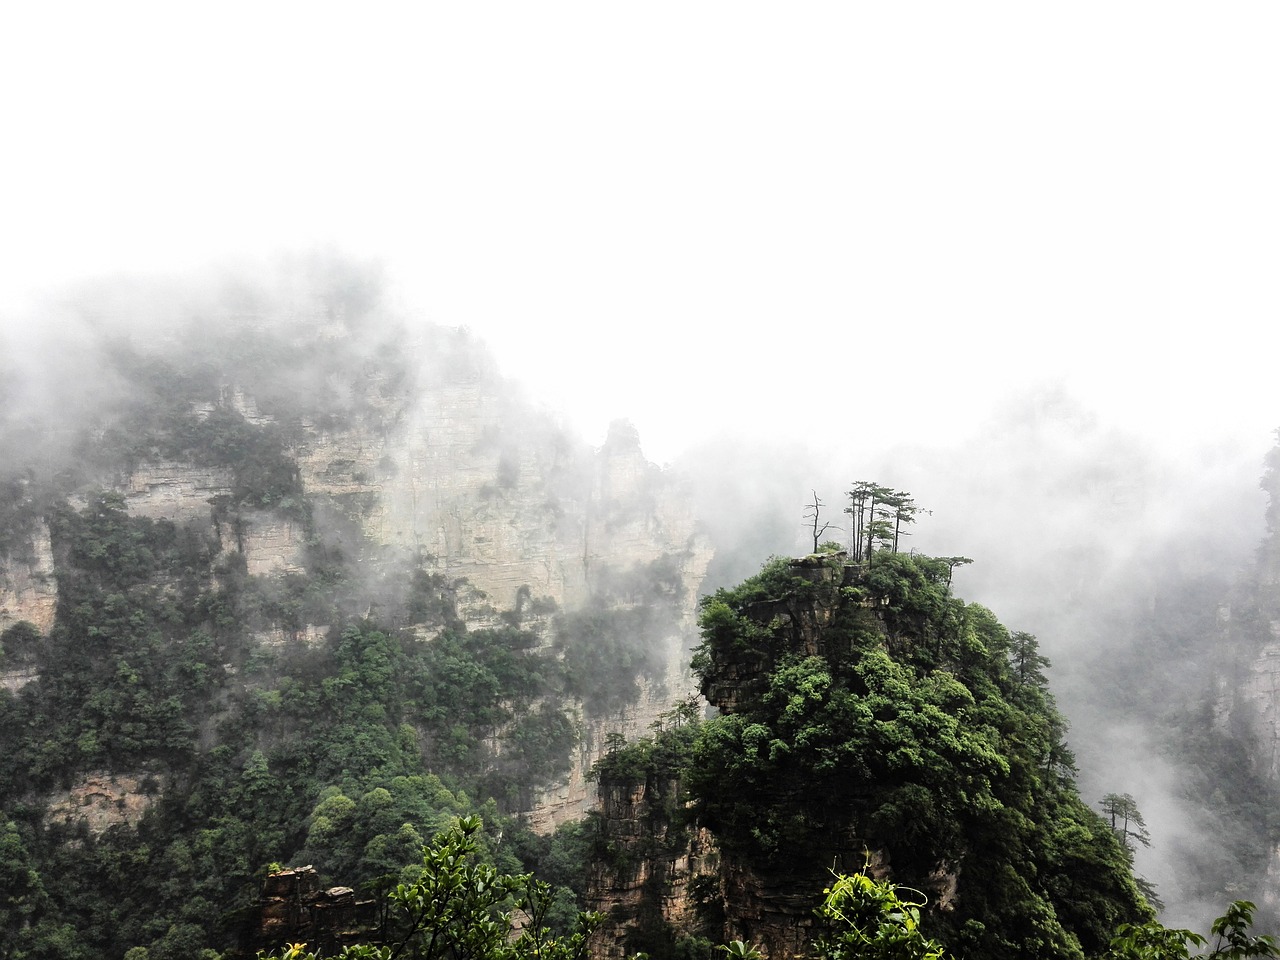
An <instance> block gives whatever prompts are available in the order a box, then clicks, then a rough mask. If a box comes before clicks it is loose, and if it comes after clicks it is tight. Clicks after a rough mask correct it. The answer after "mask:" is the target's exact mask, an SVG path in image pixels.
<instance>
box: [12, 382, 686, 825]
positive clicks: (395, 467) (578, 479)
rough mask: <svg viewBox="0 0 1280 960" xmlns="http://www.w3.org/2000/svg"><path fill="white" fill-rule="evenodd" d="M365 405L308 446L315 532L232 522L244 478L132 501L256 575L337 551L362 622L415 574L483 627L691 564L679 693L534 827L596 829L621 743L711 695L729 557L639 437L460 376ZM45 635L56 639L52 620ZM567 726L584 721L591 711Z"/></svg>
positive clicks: (659, 704) (577, 760)
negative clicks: (715, 559) (499, 614)
mask: <svg viewBox="0 0 1280 960" xmlns="http://www.w3.org/2000/svg"><path fill="white" fill-rule="evenodd" d="M361 389H362V390H363V402H362V403H360V404H356V405H355V408H354V410H355V412H353V413H351V414H350V416H347V417H345V418H343V419H342V420H341V421H334V420H330V421H326V423H325V426H324V427H323V428H321V427H320V426H317V425H315V424H311V425H308V424H306V423H304V424H303V425H302V428H301V430H297V429H295V430H294V431H293V432H292V433H291V434H290V436H291V438H292V442H293V446H292V448H291V449H290V455H291V456H292V458H293V460H294V461H295V462H296V464H297V467H298V474H299V477H300V480H301V484H302V488H303V492H304V493H305V495H306V497H307V500H308V502H309V503H310V504H311V507H312V521H313V529H308V528H307V527H306V525H304V524H302V523H300V522H298V521H296V520H292V519H288V518H286V517H284V516H282V515H279V514H277V513H275V512H272V511H270V510H264V509H252V510H251V509H244V508H234V509H231V510H227V509H226V502H227V500H228V498H229V496H230V495H231V494H232V492H233V489H234V485H235V482H234V477H233V476H232V473H231V471H230V470H227V469H220V468H211V467H204V466H198V465H195V464H191V463H183V462H174V461H155V462H147V463H143V464H141V465H139V466H138V467H137V468H135V469H134V470H133V471H132V473H131V474H130V475H129V476H128V477H127V478H126V479H125V481H124V482H123V484H122V486H121V489H120V492H122V493H123V494H124V495H125V497H126V503H127V505H128V508H129V510H130V512H132V513H135V514H138V515H141V516H147V517H151V518H153V519H167V520H170V521H173V522H175V523H196V524H208V525H209V530H210V533H211V535H212V536H213V537H215V538H216V539H217V540H218V541H219V542H220V543H221V545H222V548H223V551H224V552H226V553H231V552H239V553H241V554H242V555H243V557H244V560H245V564H246V568H247V572H248V573H249V574H250V575H261V576H265V577H278V576H283V575H286V574H292V573H298V572H302V571H304V570H305V569H306V565H307V562H308V553H307V551H308V550H309V549H312V548H313V547H314V546H315V545H316V544H321V545H322V547H323V549H324V550H327V551H330V552H333V553H335V554H338V555H341V556H342V557H343V558H344V560H345V562H347V564H348V569H349V570H352V571H354V572H355V573H356V578H357V580H358V581H359V582H358V584H357V585H356V586H354V587H353V588H352V590H351V591H350V592H351V594H352V602H353V603H358V604H359V607H358V608H355V609H353V610H352V611H351V612H352V613H353V615H357V616H360V615H366V614H367V613H370V612H373V611H375V610H376V609H377V607H378V604H379V603H380V601H381V598H382V597H384V596H390V595H391V594H393V593H394V585H395V584H396V583H397V582H403V579H404V577H405V576H406V571H408V570H411V569H413V568H415V567H417V568H423V569H427V570H429V571H431V572H432V573H438V574H443V575H444V576H445V577H446V578H448V580H449V581H450V582H458V581H462V582H463V583H464V584H465V586H464V588H463V590H464V591H465V593H466V596H463V597H460V600H461V602H460V603H459V611H458V612H459V614H460V615H461V616H462V617H463V619H464V620H466V621H467V622H468V624H469V625H475V624H484V623H486V622H488V621H490V620H491V619H492V617H493V616H494V614H495V612H496V611H500V610H507V609H513V608H516V607H517V606H518V605H519V603H521V602H522V598H524V599H525V600H527V599H530V598H532V599H537V600H551V601H553V602H554V604H555V605H556V606H557V607H558V608H559V609H569V610H571V609H574V608H576V607H579V606H581V605H582V604H583V603H584V602H586V601H587V600H589V599H590V598H591V597H592V596H593V595H595V594H596V593H597V591H598V590H600V589H601V583H602V578H607V577H608V576H609V575H610V574H611V573H616V572H618V571H625V570H628V569H631V568H636V567H638V566H643V565H645V564H649V563H652V562H654V561H658V560H664V561H666V562H668V563H671V564H674V565H675V567H676V569H677V570H678V574H679V578H680V582H681V586H682V597H683V600H682V601H681V602H682V604H683V606H682V608H681V610H680V611H679V614H678V616H677V617H676V622H675V625H674V627H673V629H672V630H671V632H670V635H669V636H667V637H666V638H665V640H664V641H663V648H664V650H665V658H666V661H667V669H666V675H665V676H664V677H662V678H660V679H658V680H657V681H655V682H653V683H650V684H648V685H646V687H645V690H644V694H643V696H642V697H641V698H640V699H639V701H638V702H637V703H635V704H633V705H632V706H629V707H628V708H627V709H626V710H625V711H623V712H621V713H618V714H616V715H613V716H608V717H603V718H594V719H589V720H588V721H587V722H585V723H584V725H583V727H582V736H581V738H580V741H579V747H578V749H577V755H576V756H575V757H574V762H573V766H572V769H571V771H570V773H569V775H568V776H567V778H566V779H565V780H564V781H563V782H561V783H559V784H557V785H555V786H553V787H552V788H550V789H547V790H545V791H542V792H541V793H540V794H539V795H538V797H537V799H536V801H535V806H534V808H533V809H531V810H530V811H527V814H528V818H529V821H530V823H531V824H532V826H533V827H534V829H537V830H543V831H546V830H552V829H554V828H555V826H557V825H558V824H560V823H563V822H565V821H567V820H570V819H575V818H578V817H580V816H582V815H583V814H584V813H585V812H586V810H587V808H588V806H589V803H590V796H591V789H590V788H589V786H588V784H587V782H586V773H587V771H588V770H589V769H590V767H591V765H592V764H593V763H594V762H595V760H596V759H598V757H599V752H600V749H601V747H602V745H603V743H604V739H605V736H606V735H607V734H608V733H612V732H621V733H623V734H624V735H628V736H634V735H637V734H640V733H643V732H645V731H646V730H647V729H648V727H649V725H650V724H651V723H652V722H653V721H654V720H656V719H657V718H658V716H659V715H661V714H662V713H663V712H664V711H666V710H668V709H670V707H671V706H672V704H673V703H674V702H676V701H677V700H679V699H681V698H683V697H685V696H687V695H689V694H690V693H692V692H693V684H692V681H691V680H690V679H689V677H688V675H687V673H685V672H684V664H685V661H686V660H687V657H686V651H687V649H688V648H689V647H690V646H691V645H692V643H693V641H694V637H695V635H696V634H695V619H696V599H697V591H698V587H699V585H700V584H701V582H702V578H703V576H704V575H705V572H706V568H707V564H708V562H709V561H710V557H711V550H710V548H709V546H708V545H707V543H706V542H705V540H704V539H703V538H702V537H701V536H700V535H699V533H698V531H697V525H696V522H695V518H694V516H693V514H692V512H691V510H690V508H689V507H688V505H687V501H686V499H685V498H684V496H683V494H682V490H681V489H680V487H679V485H678V484H676V483H675V482H674V481H673V480H672V478H671V477H669V476H668V475H666V474H664V473H663V472H662V471H661V470H659V469H658V468H656V467H655V466H653V465H652V464H650V463H649V462H648V461H646V460H645V458H644V455H643V453H642V452H641V450H640V446H639V442H638V440H637V438H636V436H635V433H634V430H632V429H630V428H629V427H626V426H617V427H616V428H615V429H614V430H613V432H612V433H611V435H610V438H609V440H608V442H607V443H606V444H605V445H604V447H603V448H602V449H600V450H592V449H590V448H587V447H585V446H583V445H582V444H580V443H577V442H575V441H573V440H572V439H571V438H569V437H568V436H567V435H566V434H565V433H564V432H563V431H562V430H560V429H559V428H558V427H557V426H556V425H555V424H554V422H552V421H551V420H550V419H549V418H548V417H545V416H543V415H539V414H535V413H533V412H531V410H530V409H529V408H528V407H527V406H526V405H523V404H521V403H518V402H516V401H514V400H512V399H510V398H509V397H507V396H505V395H504V392H503V390H502V389H499V387H498V385H497V384H495V382H494V381H493V380H492V378H487V377H485V376H482V375H481V374H479V373H475V374H474V375H472V374H468V373H466V372H465V371H464V372H463V373H461V374H459V373H457V372H456V371H455V372H453V373H451V374H450V375H449V376H447V377H444V378H442V379H440V380H438V381H437V382H434V383H431V384H430V385H428V386H427V387H426V388H425V389H423V390H421V391H420V392H419V393H418V394H416V395H413V396H410V395H408V394H403V395H397V394H395V393H394V392H393V391H389V390H388V388H387V386H386V384H385V383H384V382H383V380H382V375H381V374H380V373H379V372H378V371H377V370H376V369H375V370H370V371H367V372H366V374H365V377H364V382H363V386H362V388H361ZM220 402H221V403H222V404H223V405H224V406H226V405H230V406H231V407H232V408H233V409H235V410H236V411H237V412H239V413H240V414H241V415H243V416H245V417H246V419H247V420H248V421H249V422H250V423H254V424H266V423H268V422H270V418H268V417H264V416H262V415H260V414H259V413H258V408H257V404H256V403H255V402H254V398H252V397H250V396H246V395H245V394H244V393H243V391H241V390H239V389H238V388H235V387H234V386H229V387H227V388H224V390H223V397H222V399H221V401H220ZM250 415H252V416H250ZM28 579H30V578H28ZM24 582H25V581H24ZM50 589H52V588H50ZM28 595H29V596H30V598H31V600H29V601H28V607H29V606H30V603H31V602H32V601H34V600H35V599H37V596H36V594H34V593H32V592H31V590H30V589H29V588H28V589H27V594H25V595H24V596H28ZM49 599H50V603H51V601H52V593H50V595H49ZM620 602H623V603H625V602H627V599H626V598H622V599H621V601H620ZM24 609H26V608H25V607H24ZM43 622H45V623H51V622H52V606H50V608H49V610H48V615H47V616H46V617H45V620H44V621H43ZM326 629H327V627H326V626H325V625H323V624H304V625H302V627H301V629H296V625H294V626H292V627H288V628H283V629H274V630H271V631H268V632H266V633H264V634H262V635H261V637H260V640H261V641H262V642H263V643H266V644H269V645H270V644H280V643H285V642H294V641H300V640H301V641H304V642H310V643H314V642H317V641H318V640H319V639H321V638H322V637H323V635H324V632H325V630H326ZM13 682H18V681H17V679H16V678H15V680H14V681H13ZM566 710H567V712H568V713H569V714H570V715H579V716H580V715H581V714H582V713H583V711H581V709H580V705H574V704H568V705H566Z"/></svg>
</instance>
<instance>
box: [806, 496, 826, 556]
mask: <svg viewBox="0 0 1280 960" xmlns="http://www.w3.org/2000/svg"><path fill="white" fill-rule="evenodd" d="M824 506H826V504H824V503H823V502H822V501H821V500H819V499H818V491H817V490H814V491H813V503H811V504H809V505H808V506H806V507H805V508H804V516H805V519H806V520H809V521H812V524H813V530H812V531H811V532H812V533H813V552H814V553H817V552H818V545H819V543H820V542H821V541H822V535H823V534H824V533H826V532H827V531H828V530H830V529H831V522H830V521H824V522H823V523H822V526H818V523H819V520H820V519H821V517H822V508H823V507H824Z"/></svg>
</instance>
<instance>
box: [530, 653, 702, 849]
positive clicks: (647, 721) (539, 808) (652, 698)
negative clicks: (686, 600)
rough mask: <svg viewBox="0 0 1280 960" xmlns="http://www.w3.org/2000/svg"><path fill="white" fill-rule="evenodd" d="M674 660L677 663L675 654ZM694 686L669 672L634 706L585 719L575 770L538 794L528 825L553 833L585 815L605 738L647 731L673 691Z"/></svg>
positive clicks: (648, 686) (649, 685)
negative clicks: (592, 773)
mask: <svg viewBox="0 0 1280 960" xmlns="http://www.w3.org/2000/svg"><path fill="white" fill-rule="evenodd" d="M673 640H674V641H679V640H680V638H679V637H676V638H673ZM671 663H672V665H674V663H675V657H672V658H671ZM692 689H693V682H692V680H691V679H689V678H688V677H687V676H683V675H679V674H676V675H672V674H671V673H670V672H669V673H668V677H667V680H666V683H664V684H662V685H655V684H652V683H645V684H642V692H641V695H640V699H639V700H638V701H637V702H636V703H635V705H634V706H632V707H630V708H628V709H627V710H625V711H622V712H620V713H618V714H616V715H614V716H610V717H600V718H595V719H589V720H585V721H584V722H583V734H582V738H581V740H580V741H579V743H578V747H577V751H576V756H575V757H574V764H573V767H572V769H571V770H570V771H569V774H568V776H567V777H566V778H565V779H564V780H562V781H561V782H560V783H557V784H555V785H553V786H551V787H548V788H547V789H545V790H540V791H537V792H536V793H535V797H534V804H533V807H532V809H531V810H529V811H527V812H526V813H525V815H524V817H525V821H526V823H527V824H528V825H529V828H530V829H531V830H533V831H535V832H536V833H551V832H553V831H554V830H555V829H556V828H557V827H559V826H561V825H562V824H565V823H572V822H573V821H575V820H581V819H582V818H583V817H584V816H586V814H587V813H588V812H589V811H590V810H591V809H592V808H593V806H594V804H595V792H596V787H595V784H593V783H591V782H590V781H589V780H588V779H587V774H588V773H589V772H590V770H591V767H592V765H593V764H594V763H595V762H596V761H597V760H598V759H600V756H601V754H602V753H603V752H604V750H605V742H606V741H605V738H606V737H607V736H608V735H609V734H610V733H622V734H623V736H626V737H628V738H630V737H636V736H640V735H642V734H644V733H647V732H648V730H649V728H650V725H651V724H652V723H654V722H655V721H656V720H657V719H658V718H659V717H660V716H662V714H664V713H666V712H667V711H668V710H669V709H670V708H671V702H672V699H673V695H674V694H673V691H675V692H676V693H678V692H681V691H683V692H684V693H686V694H687V693H689V692H691V691H692Z"/></svg>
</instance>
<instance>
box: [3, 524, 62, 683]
mask: <svg viewBox="0 0 1280 960" xmlns="http://www.w3.org/2000/svg"><path fill="white" fill-rule="evenodd" d="M57 606H58V587H57V582H56V581H55V580H54V569H53V547H52V545H51V544H50V542H49V528H48V526H47V525H46V524H45V523H44V522H43V521H39V522H37V523H35V524H34V525H33V530H32V533H31V536H30V538H29V540H28V541H27V543H26V545H25V549H21V550H15V551H13V553H12V555H10V556H0V631H3V630H5V629H6V628H8V627H11V626H13V625H14V624H15V623H19V622H21V621H24V620H25V621H27V622H28V623H31V624H33V625H34V626H35V627H36V629H38V630H39V631H40V632H41V633H46V634H47V633H48V632H49V630H50V628H51V627H52V626H53V618H54V613H55V612H56V610H57ZM15 682H16V681H15Z"/></svg>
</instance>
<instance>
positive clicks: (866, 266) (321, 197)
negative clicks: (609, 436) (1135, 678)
mask: <svg viewBox="0 0 1280 960" xmlns="http://www.w3.org/2000/svg"><path fill="white" fill-rule="evenodd" d="M26 6H27V7H28V9H26V10H21V11H18V12H13V11H9V12H6V13H4V14H0V109H2V110H3V118H2V119H3V127H0V311H3V316H4V317H7V318H8V320H9V326H10V329H13V327H14V325H15V324H14V320H15V318H20V317H21V316H22V315H23V311H24V304H26V303H29V301H30V298H31V296H32V295H33V293H38V292H40V291H49V290H54V291H56V290H57V289H58V288H59V287H60V286H61V285H62V284H64V283H65V282H67V281H69V280H72V279H77V278H84V277H87V276H93V275H97V274H103V273H112V272H116V271H134V272H137V271H142V272H152V271H181V270H184V269H189V268H192V267H199V266H201V265H204V264H207V263H209V262H211V261H219V260H225V259H227V258H234V257H241V256H262V255H266V256H270V255H272V254H274V253H278V252H281V251H298V250H305V249H307V248H310V247H313V246H315V245H317V244H319V245H325V246H331V247H333V248H336V249H338V250H340V251H345V252H349V253H351V254H352V255H355V256H358V257H376V258H379V259H381V260H383V261H385V263H386V265H387V267H388V272H389V274H390V276H391V277H392V278H393V279H394V280H396V281H397V282H398V283H399V284H400V285H401V286H402V288H403V295H404V298H405V301H406V302H407V303H408V304H410V305H412V308H413V309H414V311H415V312H416V313H418V314H420V315H421V316H424V317H426V318H429V319H432V320H435V321H438V322H441V323H445V324H450V325H465V326H468V327H470V328H471V329H472V330H473V331H474V332H475V333H477V334H478V335H480V336H481V337H482V338H484V339H485V340H486V341H487V342H489V344H490V345H491V346H492V348H493V349H494V351H495V352H496V353H497V355H498V358H499V362H500V364H501V366H502V368H503V369H504V370H505V371H506V372H507V373H508V374H510V375H512V376H514V377H516V378H518V379H521V380H524V381H525V382H527V383H528V384H529V386H530V388H531V390H532V391H533V392H534V393H535V394H536V395H538V396H541V397H542V398H544V399H545V400H546V401H547V402H548V403H549V404H550V405H551V406H553V407H556V408H560V409H563V410H565V411H567V413H568V414H569V416H570V418H571V420H572V421H573V422H574V423H576V424H577V426H578V427H579V428H580V429H581V430H582V431H583V433H584V435H585V436H586V437H587V439H589V440H592V441H594V442H599V441H600V440H601V439H602V438H603V435H604V430H605V426H606V424H607V423H608V422H609V420H611V419H613V418H615V417H623V416H625V417H629V418H630V419H631V420H633V422H635V424H636V425H637V427H639V429H640V433H641V438H642V442H643V444H644V446H645V449H646V452H648V453H649V455H650V456H651V458H653V459H656V460H658V461H659V462H662V461H666V460H670V459H672V458H674V457H675V456H676V455H677V454H678V453H679V452H680V450H682V449H683V448H684V447H685V446H687V445H688V444H690V443H692V442H694V441H696V440H697V439H699V438H700V437H703V436H705V435H707V434H709V433H721V434H723V433H733V432H741V433H742V434H743V435H745V436H753V435H754V436H762V435H769V434H772V435H775V436H776V435H788V436H790V437H792V438H795V439H800V440H803V441H807V442H812V443H815V444H818V443H822V442H830V440H831V438H833V437H841V436H846V435H848V434H849V432H850V431H849V426H848V410H849V405H850V404H851V403H855V402H858V401H860V399H861V398H864V397H866V396H867V395H868V393H872V394H876V395H878V397H879V399H878V400H877V404H876V407H877V409H878V410H879V413H878V415H877V419H878V423H876V424H872V425H867V424H865V423H864V424H862V425H861V427H860V429H861V433H862V435H863V436H864V437H869V438H870V439H871V440H873V441H874V440H879V439H887V438H888V437H889V436H890V435H891V434H892V435H896V436H899V437H902V436H906V437H909V438H911V439H912V440H917V441H929V440H933V439H938V438H941V437H946V436H955V435H956V434H958V433H963V432H964V431H965V430H966V429H967V428H968V427H969V425H971V424H972V423H973V422H974V421H975V420H977V419H979V418H981V417H984V416H985V413H986V410H987V409H988V408H989V407H990V405H991V404H992V403H994V402H996V401H998V400H999V398H1001V397H1002V396H1004V394H1005V392H1006V391H1008V390H1010V389H1016V388H1018V387H1020V386H1024V385H1026V384H1028V383H1033V382H1039V381H1042V380H1046V379H1048V380H1056V381H1060V382H1064V383H1066V384H1067V386H1068V387H1069V388H1070V389H1071V390H1072V391H1074V392H1075V393H1077V394H1078V395H1080V396H1081V397H1082V398H1084V399H1085V400H1086V401H1087V402H1088V403H1090V404H1091V405H1093V406H1095V407H1096V408H1097V409H1099V410H1101V411H1103V412H1104V414H1106V415H1107V416H1114V417H1115V418H1117V419H1118V420H1119V421H1121V422H1123V423H1125V424H1128V425H1133V424H1140V425H1141V426H1142V429H1143V430H1144V431H1145V432H1148V433H1150V434H1152V435H1153V436H1157V437H1161V438H1166V439H1170V440H1174V441H1176V442H1198V441H1200V440H1204V441H1209V440H1212V439H1213V438H1216V437H1219V436H1225V435H1231V436H1241V437H1243V438H1244V441H1243V442H1245V443H1248V444H1251V445H1254V444H1256V447H1257V449H1258V455H1259V456H1261V453H1262V452H1263V451H1264V450H1265V448H1266V447H1267V445H1268V444H1269V442H1270V431H1271V429H1272V428H1274V427H1276V426H1280V397H1277V396H1276V393H1277V391H1276V389H1275V386H1274V384H1275V371H1276V370H1277V366H1278V365H1280V351H1278V350H1277V346H1280V333H1278V332H1277V323H1276V321H1277V306H1278V301H1280V293H1278V292H1277V284H1276V267H1277V263H1278V262H1280V257H1278V256H1277V254H1280V249H1278V248H1280V240H1278V239H1277V224H1278V223H1280V187H1278V186H1277V179H1278V177H1280V122H1277V121H1280V116H1278V115H1277V113H1278V111H1277V106H1278V97H1280V95H1278V93H1277V92H1278V91H1280V58H1277V57H1276V56H1275V49H1276V42H1277V37H1278V34H1277V27H1278V26H1280V13H1277V12H1273V11H1276V10H1277V9H1278V8H1276V7H1275V6H1274V5H1273V4H1262V3H1252V4H1250V3H1242V4H1231V5H1213V6H1212V7H1210V5H1207V4H1201V5H1197V6H1196V7H1194V8H1193V7H1189V6H1187V7H1184V6H1180V5H1178V4H1171V3H1137V4H1126V3H1107V4H1071V5H1057V6H1055V7H1050V6H1049V5H1044V4H1027V3H1025V2H1024V3H1006V4H992V3H977V4H942V3H937V4H928V3H925V4H913V5H888V4H874V5H873V4H858V3H841V4H787V5H782V4H773V5H765V4H759V3H733V4H729V3H724V4H710V3H696V2H695V3H646V4H643V5H630V6H623V5H618V4H603V3H598V2H597V3H580V4H563V3H552V4H514V3H512V4H493V3H486V4H448V5H445V4H418V5H416V6H415V7H410V6H409V5H407V4H406V5H392V4H379V5H365V6H362V7H360V8H359V9H358V10H357V8H356V7H355V6H353V5H342V6H338V5H332V4H315V3H308V4H289V3H276V4H252V5H250V4H235V3H231V4H218V5H215V6H212V7H209V6H203V7H192V6H191V5H180V4H172V3H164V4H160V3H156V4H92V5H90V4H47V5H35V4H28V5H26ZM19 329H20V327H19ZM796 396H808V397H810V398H811V400H810V401H809V402H807V403H806V405H805V407H804V409H805V411H806V414H805V416H803V417H799V416H797V413H796V409H797V408H796V405H795V403H794V402H791V398H794V397H796Z"/></svg>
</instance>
